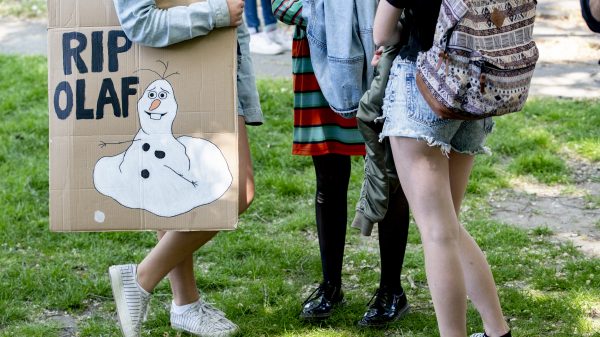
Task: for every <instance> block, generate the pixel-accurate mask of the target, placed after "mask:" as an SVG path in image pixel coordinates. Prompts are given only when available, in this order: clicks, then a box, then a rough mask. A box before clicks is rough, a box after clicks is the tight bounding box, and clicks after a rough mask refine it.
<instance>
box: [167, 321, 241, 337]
mask: <svg viewBox="0 0 600 337" xmlns="http://www.w3.org/2000/svg"><path fill="white" fill-rule="evenodd" d="M171 328H173V329H174V330H177V331H183V332H187V333H189V334H191V335H194V336H199V337H229V336H233V335H234V334H235V333H236V332H238V330H239V329H236V330H233V331H230V332H220V333H212V334H202V333H196V332H192V331H190V330H186V329H185V328H184V327H182V326H179V325H177V324H173V323H171Z"/></svg>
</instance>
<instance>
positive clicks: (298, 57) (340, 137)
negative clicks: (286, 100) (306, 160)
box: [292, 28, 365, 156]
mask: <svg viewBox="0 0 600 337" xmlns="http://www.w3.org/2000/svg"><path fill="white" fill-rule="evenodd" d="M292 58H293V59H292V73H293V79H294V83H293V88H294V144H293V148H292V153H293V154H296V155H306V156H318V155H324V154H341V155H357V156H364V155H365V146H364V142H363V138H362V136H361V134H360V132H359V131H358V129H357V128H356V119H355V118H351V119H346V118H342V117H340V116H339V115H338V114H336V113H335V112H333V111H332V110H331V109H330V108H329V104H327V101H326V100H325V97H323V94H322V92H321V89H320V87H319V84H318V83H317V79H316V77H315V74H314V72H313V69H312V64H311V62H310V51H309V48H308V40H307V39H306V37H305V33H304V31H303V30H302V29H300V28H296V33H295V34H294V42H293V48H292Z"/></svg>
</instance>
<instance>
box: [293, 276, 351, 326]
mask: <svg viewBox="0 0 600 337" xmlns="http://www.w3.org/2000/svg"><path fill="white" fill-rule="evenodd" d="M343 299H344V293H343V292H342V288H341V286H340V285H337V286H336V285H332V284H331V283H329V282H323V283H321V284H320V285H319V287H318V288H317V289H315V290H314V291H313V292H312V293H311V294H310V295H309V296H308V298H307V299H306V301H304V303H302V312H300V318H301V319H304V320H321V319H325V318H328V317H329V316H331V314H332V313H333V308H334V307H335V306H336V305H338V304H340V303H342V300H343Z"/></svg>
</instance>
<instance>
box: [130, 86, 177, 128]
mask: <svg viewBox="0 0 600 337" xmlns="http://www.w3.org/2000/svg"><path fill="white" fill-rule="evenodd" d="M137 107H138V114H139V118H140V125H141V127H142V130H144V132H145V133H147V134H164V133H172V126H173V121H174V120H175V116H176V115H177V101H176V100H175V94H174V91H173V87H172V86H171V83H169V82H168V81H167V80H165V79H160V80H156V81H154V82H152V83H150V85H148V87H147V88H146V90H144V94H143V95H142V97H141V98H140V99H139V100H138V105H137Z"/></svg>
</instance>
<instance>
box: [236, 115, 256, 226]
mask: <svg viewBox="0 0 600 337" xmlns="http://www.w3.org/2000/svg"><path fill="white" fill-rule="evenodd" d="M238 132H239V135H238V151H239V153H240V157H239V161H240V192H239V196H240V206H239V207H240V209H239V213H240V214H242V213H244V211H246V210H247V209H248V207H250V204H251V203H252V200H254V172H253V170H252V157H251V156H250V144H249V143H248V133H247V132H246V123H245V122H244V118H243V117H238Z"/></svg>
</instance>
